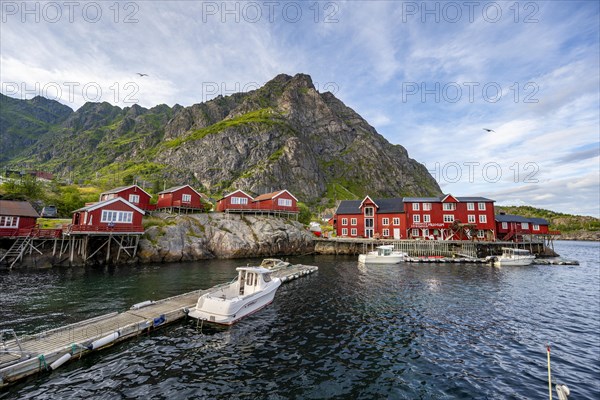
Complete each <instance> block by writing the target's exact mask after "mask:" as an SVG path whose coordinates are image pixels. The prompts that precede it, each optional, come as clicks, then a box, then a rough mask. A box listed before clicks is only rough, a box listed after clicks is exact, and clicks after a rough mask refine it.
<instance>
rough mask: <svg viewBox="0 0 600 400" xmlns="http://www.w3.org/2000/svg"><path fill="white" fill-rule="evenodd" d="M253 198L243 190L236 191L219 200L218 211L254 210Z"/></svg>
mask: <svg viewBox="0 0 600 400" xmlns="http://www.w3.org/2000/svg"><path fill="white" fill-rule="evenodd" d="M253 200H254V199H253V198H252V196H250V195H249V194H248V193H245V192H244V191H242V190H239V189H238V190H236V191H234V192H231V193H229V194H226V195H224V196H223V197H221V198H220V199H219V200H217V211H221V212H225V211H240V210H253V209H254V208H253V205H254V204H253Z"/></svg>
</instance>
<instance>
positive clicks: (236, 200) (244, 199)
mask: <svg viewBox="0 0 600 400" xmlns="http://www.w3.org/2000/svg"><path fill="white" fill-rule="evenodd" d="M231 204H248V198H247V197H235V196H234V197H232V198H231Z"/></svg>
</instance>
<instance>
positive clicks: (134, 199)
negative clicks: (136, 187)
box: [129, 194, 140, 204]
mask: <svg viewBox="0 0 600 400" xmlns="http://www.w3.org/2000/svg"><path fill="white" fill-rule="evenodd" d="M129 202H130V203H133V204H138V203H139V202H140V195H139V194H130V195H129Z"/></svg>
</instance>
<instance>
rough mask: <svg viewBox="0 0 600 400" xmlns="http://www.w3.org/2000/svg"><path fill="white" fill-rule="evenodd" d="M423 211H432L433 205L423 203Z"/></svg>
mask: <svg viewBox="0 0 600 400" xmlns="http://www.w3.org/2000/svg"><path fill="white" fill-rule="evenodd" d="M423 211H431V203H423Z"/></svg>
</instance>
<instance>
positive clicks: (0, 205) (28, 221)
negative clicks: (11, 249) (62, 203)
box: [0, 200, 40, 236]
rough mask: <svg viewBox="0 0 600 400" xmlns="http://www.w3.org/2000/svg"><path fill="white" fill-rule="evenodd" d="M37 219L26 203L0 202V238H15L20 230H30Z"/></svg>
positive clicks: (31, 208) (36, 214) (36, 215)
mask: <svg viewBox="0 0 600 400" xmlns="http://www.w3.org/2000/svg"><path fill="white" fill-rule="evenodd" d="M39 217H40V216H39V214H38V213H37V211H35V209H34V208H33V207H32V206H31V204H29V203H28V202H26V201H12V200H0V236H17V232H18V231H19V230H20V229H32V228H34V227H35V226H36V223H37V219H38V218H39Z"/></svg>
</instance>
